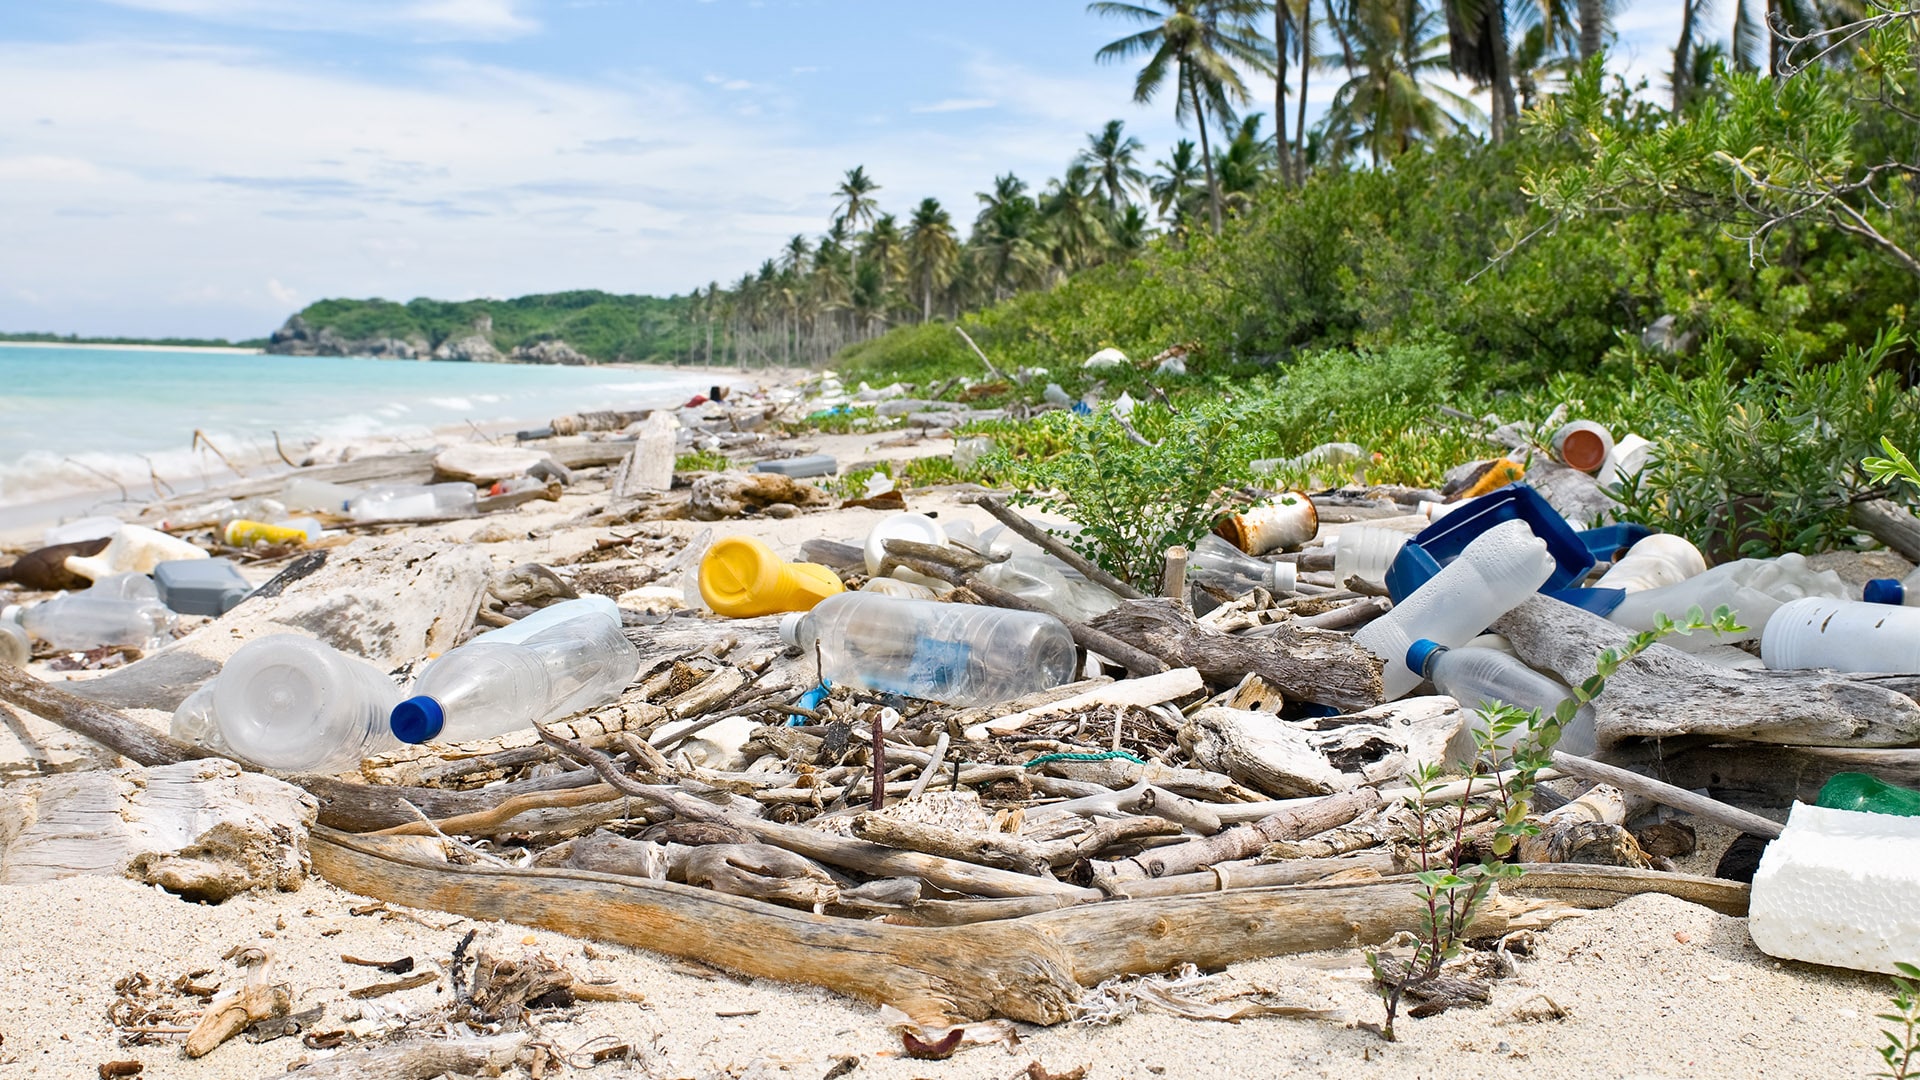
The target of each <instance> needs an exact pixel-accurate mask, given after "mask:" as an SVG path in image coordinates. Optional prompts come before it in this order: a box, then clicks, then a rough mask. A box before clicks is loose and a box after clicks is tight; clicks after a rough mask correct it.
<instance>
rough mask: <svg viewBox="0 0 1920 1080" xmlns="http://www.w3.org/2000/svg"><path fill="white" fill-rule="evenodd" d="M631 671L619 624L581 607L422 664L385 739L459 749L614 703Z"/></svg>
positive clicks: (634, 660) (632, 659)
mask: <svg viewBox="0 0 1920 1080" xmlns="http://www.w3.org/2000/svg"><path fill="white" fill-rule="evenodd" d="M491 636H492V635H489V637H491ZM639 670H640V653H639V650H637V649H635V648H634V647H633V643H632V642H630V641H628V640H627V636H626V634H625V632H624V631H622V630H621V628H620V620H619V618H618V617H617V616H616V617H615V618H611V619H609V618H607V617H606V616H605V615H604V614H603V613H602V612H600V611H598V610H595V609H594V608H591V607H588V608H583V609H581V610H580V611H579V614H578V615H577V616H575V617H572V618H566V619H561V620H558V621H555V622H552V623H549V624H548V625H545V626H543V627H541V628H539V629H538V630H536V631H535V632H534V633H532V634H530V635H528V636H527V637H525V638H523V639H521V640H519V641H500V640H492V641H490V640H488V639H487V638H485V637H483V638H481V639H480V640H478V641H474V642H471V643H469V644H466V645H462V646H460V647H459V648H457V649H455V650H453V651H452V652H449V653H447V654H446V655H445V656H442V657H441V658H440V659H438V660H435V661H434V662H433V663H432V664H429V665H428V666H427V669H426V671H424V672H422V673H421V675H420V678H419V679H417V680H415V681H414V684H413V695H412V696H411V697H409V698H407V699H406V700H405V701H402V702H400V703H399V704H397V705H395V706H394V707H393V710H392V713H391V714H390V722H391V726H392V730H393V735H394V737H395V738H397V739H399V740H400V741H401V742H407V743H423V742H429V741H435V740H437V741H441V742H466V741H469V740H472V739H485V738H489V737H491V736H494V735H503V734H506V733H507V732H511V731H520V730H522V729H524V728H527V727H531V726H532V725H533V724H535V723H537V722H539V721H542V720H551V719H557V718H559V717H562V716H567V715H569V714H572V713H575V712H579V711H580V710H581V709H590V708H593V707H594V706H596V705H604V704H606V703H607V702H609V701H612V700H614V699H615V698H617V697H619V696H620V692H621V691H622V690H625V689H626V688H627V687H628V686H629V685H630V684H631V683H632V682H633V679H634V676H635V675H637V674H639Z"/></svg>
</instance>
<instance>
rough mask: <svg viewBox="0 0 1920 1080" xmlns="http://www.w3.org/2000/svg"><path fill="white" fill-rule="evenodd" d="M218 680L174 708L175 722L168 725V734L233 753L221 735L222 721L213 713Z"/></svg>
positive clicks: (184, 740)
mask: <svg viewBox="0 0 1920 1080" xmlns="http://www.w3.org/2000/svg"><path fill="white" fill-rule="evenodd" d="M218 681H219V680H218V679H215V680H213V681H212V682H208V683H206V684H205V685H203V686H201V687H200V689H198V690H195V691H194V692H193V693H191V694H188V695H187V700H185V701H183V702H181V703H180V706H179V707H178V708H176V709H174V710H173V722H172V723H171V724H169V725H167V734H169V735H171V736H173V737H174V738H176V739H178V740H180V741H181V742H184V743H192V744H193V745H195V746H204V747H206V748H207V749H209V750H213V751H215V752H217V753H221V754H232V753H233V748H232V747H230V746H228V745H227V740H225V739H223V738H221V737H220V722H219V721H218V720H216V719H215V718H214V715H213V686H214V682H218Z"/></svg>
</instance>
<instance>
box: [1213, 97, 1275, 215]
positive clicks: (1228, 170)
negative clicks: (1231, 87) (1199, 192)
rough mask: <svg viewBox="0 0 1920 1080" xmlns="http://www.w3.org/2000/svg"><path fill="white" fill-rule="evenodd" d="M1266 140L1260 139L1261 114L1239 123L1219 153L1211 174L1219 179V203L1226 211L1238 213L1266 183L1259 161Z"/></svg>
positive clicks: (1263, 153)
mask: <svg viewBox="0 0 1920 1080" xmlns="http://www.w3.org/2000/svg"><path fill="white" fill-rule="evenodd" d="M1265 146H1266V140H1264V139H1262V138H1261V137H1260V114H1259V113H1254V114H1253V115H1251V116H1248V117H1245V118H1244V119H1242V120H1241V121H1240V128H1239V130H1237V131H1235V132H1234V133H1233V138H1232V140H1230V141H1229V142H1228V143H1227V146H1226V149H1224V150H1222V151H1220V153H1219V154H1218V155H1217V160H1216V161H1215V162H1214V172H1215V173H1217V174H1218V175H1219V177H1220V201H1221V202H1223V203H1225V204H1226V207H1227V209H1228V210H1229V211H1231V212H1233V213H1236V214H1237V213H1239V212H1241V211H1243V210H1245V209H1246V208H1247V206H1248V205H1250V204H1251V203H1252V202H1253V194H1254V192H1256V191H1258V190H1259V188H1260V185H1261V184H1262V183H1263V182H1264V181H1265V179H1266V178H1265V177H1264V176H1263V175H1262V174H1261V169H1260V162H1261V160H1262V159H1263V158H1264V157H1265V156H1266V152H1265Z"/></svg>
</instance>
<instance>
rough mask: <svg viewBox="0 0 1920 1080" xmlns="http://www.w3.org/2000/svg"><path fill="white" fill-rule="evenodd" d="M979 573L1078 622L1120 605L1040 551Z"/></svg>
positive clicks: (1048, 609)
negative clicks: (1064, 569)
mask: <svg viewBox="0 0 1920 1080" xmlns="http://www.w3.org/2000/svg"><path fill="white" fill-rule="evenodd" d="M1221 543H1222V544H1225V543H1226V542H1225V541H1221ZM1228 546H1231V545H1228ZM1243 557H1244V556H1243ZM896 576H897V577H900V578H903V579H905V580H908V581H919V580H921V579H920V578H919V577H918V576H917V575H915V576H912V577H908V575H907V574H896ZM976 576H977V577H978V578H979V579H980V580H981V581H983V582H985V583H986V584H988V585H992V586H994V587H995V588H998V589H1004V590H1006V591H1007V592H1010V593H1012V594H1013V595H1015V596H1018V597H1020V598H1021V599H1022V600H1027V601H1030V602H1032V603H1034V604H1036V605H1038V606H1040V607H1042V608H1044V609H1046V610H1047V611H1050V612H1052V613H1053V614H1055V615H1058V616H1059V617H1061V618H1063V619H1072V620H1074V621H1076V622H1090V621H1092V620H1094V619H1097V618H1099V617H1100V616H1102V615H1105V614H1106V613H1107V612H1109V611H1112V610H1113V609H1114V608H1116V607H1118V606H1120V598H1119V597H1117V596H1115V595H1113V594H1112V593H1110V592H1108V591H1107V590H1105V589H1103V588H1101V587H1100V586H1098V585H1095V584H1094V583H1093V582H1091V581H1088V580H1086V579H1085V578H1080V577H1078V576H1077V575H1075V576H1073V577H1069V576H1068V575H1067V574H1066V573H1064V572H1063V568H1062V566H1061V565H1060V564H1058V563H1055V562H1054V561H1053V560H1052V559H1048V558H1043V557H1040V556H1036V555H1015V556H1012V557H1011V558H1009V559H1007V560H1006V561H1005V562H999V563H995V564H993V565H992V566H989V567H986V568H985V569H983V570H981V571H980V572H979V573H978V574H977V575H976ZM941 584H943V585H944V584H945V582H942V583H941Z"/></svg>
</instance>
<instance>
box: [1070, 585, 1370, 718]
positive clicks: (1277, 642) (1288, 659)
mask: <svg viewBox="0 0 1920 1080" xmlns="http://www.w3.org/2000/svg"><path fill="white" fill-rule="evenodd" d="M1092 625H1093V628H1094V629H1095V630H1098V631H1100V632H1102V633H1106V634H1111V635H1113V636H1114V637H1116V638H1119V639H1120V640H1121V641H1124V642H1126V643H1127V644H1129V645H1133V646H1135V647H1136V648H1139V649H1142V650H1144V651H1146V652H1148V653H1151V654H1153V655H1154V656H1158V657H1162V658H1164V659H1166V660H1167V661H1168V662H1169V663H1172V664H1177V665H1179V666H1182V667H1191V668H1198V669H1199V671H1200V674H1201V675H1202V676H1204V677H1205V678H1206V679H1207V681H1208V682H1211V683H1214V684H1216V685H1226V686H1231V685H1234V684H1236V683H1238V682H1239V681H1240V680H1241V679H1243V678H1245V677H1246V675H1247V673H1248V672H1253V673H1254V674H1257V675H1259V676H1260V677H1261V678H1262V679H1264V680H1266V682H1267V683H1268V684H1269V685H1271V686H1274V687H1276V688H1278V689H1279V690H1280V692H1281V693H1283V694H1285V695H1286V696H1288V697H1289V698H1298V699H1301V700H1304V701H1317V702H1320V703H1322V704H1325V705H1332V706H1334V707H1336V708H1340V709H1364V708H1366V707H1368V706H1369V705H1377V704H1379V702H1380V697H1381V694H1382V692H1383V691H1382V690H1381V685H1380V661H1379V660H1378V659H1376V658H1375V657H1374V656H1372V655H1371V654H1370V653H1368V652H1367V651H1366V650H1365V649H1363V648H1361V647H1360V646H1358V645H1355V644H1354V643H1353V639H1352V638H1351V637H1349V636H1347V635H1346V634H1340V633H1335V632H1333V631H1330V630H1313V629H1303V628H1301V627H1297V626H1293V625H1291V624H1289V623H1284V622H1282V623H1276V624H1274V631H1273V633H1271V634H1263V635H1261V636H1259V637H1238V636H1235V635H1232V634H1223V633H1220V632H1219V631H1216V630H1212V629H1209V628H1207V627H1204V626H1201V625H1200V624H1198V623H1196V622H1195V621H1194V620H1193V617H1192V616H1190V615H1188V614H1187V613H1186V612H1185V611H1183V610H1181V608H1180V606H1179V605H1178V604H1177V603H1175V602H1173V601H1171V600H1135V601H1132V602H1130V603H1126V604H1122V605H1121V606H1119V607H1117V608H1114V609H1113V610H1112V611H1109V612H1107V613H1106V614H1105V615H1102V616H1100V617H1099V618H1098V619H1095V620H1094V621H1093V624H1092Z"/></svg>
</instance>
